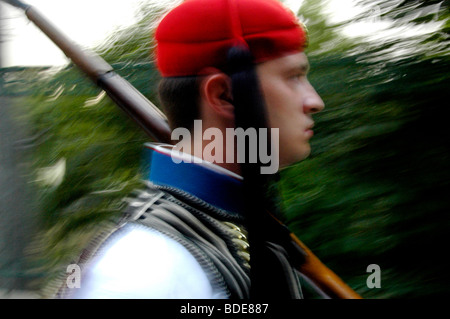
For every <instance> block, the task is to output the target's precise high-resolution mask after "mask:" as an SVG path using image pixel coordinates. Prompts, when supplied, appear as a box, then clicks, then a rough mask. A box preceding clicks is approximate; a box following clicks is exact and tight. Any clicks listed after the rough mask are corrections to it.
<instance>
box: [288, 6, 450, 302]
mask: <svg viewBox="0 0 450 319" xmlns="http://www.w3.org/2000/svg"><path fill="white" fill-rule="evenodd" d="M389 3H390V2H389ZM415 3H418V2H417V1H415ZM313 8H314V7H313ZM407 8H409V7H407ZM305 10H306V11H302V14H304V15H307V14H308V13H309V14H310V16H308V18H309V19H310V21H312V23H311V24H310V25H309V29H310V30H311V34H314V33H315V34H320V31H321V30H322V27H323V22H320V21H322V19H323V17H321V16H320V15H318V13H319V11H317V10H316V11H312V12H311V11H308V7H307V6H306V7H305ZM398 10H400V9H399V8H397V12H398ZM447 17H448V14H447ZM314 19H318V20H319V22H318V23H315V22H314ZM349 23H351V22H349ZM412 23H417V19H416V20H415V21H414V22H412ZM342 26H343V25H340V26H331V27H330V26H329V27H327V28H328V29H331V30H334V35H333V36H332V37H322V38H320V37H319V38H318V41H319V43H316V44H314V46H313V47H312V48H311V47H310V49H313V50H316V48H330V47H332V46H331V45H329V44H323V43H320V41H325V42H327V41H328V42H329V41H332V43H339V42H340V41H339V39H336V38H335V36H339V35H338V33H337V32H336V31H337V30H339V28H340V27H342ZM314 27H318V28H319V29H318V30H317V29H316V30H314ZM439 32H440V31H439ZM433 41H434V42H433ZM364 45H365V50H362V49H358V50H352V49H351V50H347V51H342V50H340V48H339V47H337V48H336V50H330V51H329V52H327V51H321V52H319V51H320V50H319V51H316V52H313V54H311V55H310V62H311V76H310V80H311V82H312V83H313V85H314V86H315V87H316V88H317V90H318V92H319V93H320V94H321V96H322V97H323V99H324V101H325V104H326V108H325V110H324V111H323V112H322V113H320V114H318V115H316V116H315V119H316V132H317V134H316V136H315V137H314V138H313V141H312V143H313V145H312V149H313V154H312V156H311V157H310V158H309V159H307V160H305V161H303V162H301V163H299V164H297V165H295V166H294V167H291V168H289V169H287V170H285V171H283V172H282V182H281V187H282V189H283V196H284V199H285V206H286V216H285V217H286V220H287V221H288V223H289V225H290V227H291V228H292V229H293V230H294V231H295V232H296V233H297V234H298V235H299V237H300V238H301V239H302V240H304V241H305V243H306V244H307V245H308V246H310V248H312V250H313V251H315V252H316V253H317V254H318V255H319V257H321V258H322V260H323V261H324V262H325V263H327V264H328V265H329V266H331V268H332V269H334V270H335V271H336V272H337V273H338V274H339V275H341V276H342V277H343V278H344V279H345V281H347V282H348V283H349V284H350V285H351V286H352V287H353V288H355V289H356V290H357V291H358V292H360V293H361V294H362V295H363V296H364V297H366V298H392V297H394V298H412V297H423V296H427V297H431V296H440V295H442V294H445V293H446V292H448V288H447V286H446V285H445V284H443V282H445V279H448V275H447V274H446V271H445V270H446V268H447V266H448V263H446V262H445V258H444V255H445V251H446V247H445V242H446V239H445V235H446V230H447V229H448V226H449V222H448V216H447V213H448V209H449V207H450V205H449V204H450V202H449V199H448V196H447V194H448V192H449V186H450V185H449V180H450V179H449V178H450V150H449V148H448V145H450V143H449V142H450V141H449V134H448V132H447V131H446V129H445V128H446V127H447V124H446V117H445V116H444V112H445V111H446V108H447V105H448V101H447V99H448V94H447V90H448V87H449V84H450V77H449V75H448V73H447V72H446V70H448V68H449V63H450V61H449V56H448V54H445V52H448V51H445V50H441V49H442V48H444V47H445V46H447V47H448V43H447V44H446V43H443V42H442V41H440V40H437V38H436V37H431V38H430V37H428V35H422V36H419V35H418V36H415V37H412V38H405V39H403V40H401V39H400V40H399V39H395V42H394V41H392V42H391V41H390V40H388V39H386V40H385V41H384V42H381V43H376V44H373V43H365V44H364ZM417 45H419V46H422V47H421V48H419V49H418V48H417ZM424 45H426V46H427V48H430V49H431V50H433V49H439V50H435V51H434V52H430V51H428V50H427V48H424V47H423V46H424ZM356 47H357V46H356ZM394 47H395V48H396V49H403V50H404V54H402V55H393V54H392V53H393V50H392V48H394ZM372 263H375V264H378V265H380V267H381V271H382V283H381V285H382V288H380V289H369V288H368V287H367V286H366V282H365V280H366V278H367V276H368V275H369V274H368V273H366V267H367V266H368V265H370V264H372Z"/></svg>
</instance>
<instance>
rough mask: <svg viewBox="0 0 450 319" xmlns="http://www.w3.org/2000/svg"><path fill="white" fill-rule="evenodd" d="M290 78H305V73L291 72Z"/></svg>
mask: <svg viewBox="0 0 450 319" xmlns="http://www.w3.org/2000/svg"><path fill="white" fill-rule="evenodd" d="M291 78H292V79H293V80H302V79H304V78H306V74H305V73H296V74H293V75H292V76H291Z"/></svg>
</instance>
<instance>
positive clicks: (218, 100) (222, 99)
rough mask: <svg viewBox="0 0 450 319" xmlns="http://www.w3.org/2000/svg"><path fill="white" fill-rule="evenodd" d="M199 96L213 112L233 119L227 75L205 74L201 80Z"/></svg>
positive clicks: (229, 83)
mask: <svg viewBox="0 0 450 319" xmlns="http://www.w3.org/2000/svg"><path fill="white" fill-rule="evenodd" d="M201 97H202V99H203V100H204V101H205V102H206V104H207V106H208V107H209V108H210V109H211V110H212V111H213V112H215V113H217V114H218V115H220V116H223V117H225V118H227V119H234V106H233V101H232V94H231V79H230V77H229V76H228V75H226V74H225V73H214V74H211V75H207V76H206V77H205V78H204V80H203V81H202V85H201Z"/></svg>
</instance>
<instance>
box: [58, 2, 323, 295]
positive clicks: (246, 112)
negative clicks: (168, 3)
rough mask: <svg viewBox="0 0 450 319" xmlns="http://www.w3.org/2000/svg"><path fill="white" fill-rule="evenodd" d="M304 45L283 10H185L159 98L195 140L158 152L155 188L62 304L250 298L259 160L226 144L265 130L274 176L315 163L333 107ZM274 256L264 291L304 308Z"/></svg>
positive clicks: (279, 252) (171, 34) (152, 155)
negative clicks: (252, 167) (251, 173)
mask: <svg viewBox="0 0 450 319" xmlns="http://www.w3.org/2000/svg"><path fill="white" fill-rule="evenodd" d="M306 37H307V36H306V33H305V30H304V29H303V27H302V25H301V24H300V23H299V22H298V20H297V18H296V16H295V15H294V14H293V13H292V12H290V11H289V10H288V9H286V8H285V7H284V6H283V5H282V4H281V3H280V2H278V1H277V0H187V1H184V2H183V3H182V4H181V5H179V6H178V7H176V8H174V9H173V10H171V11H170V12H169V13H168V14H167V15H165V17H164V18H163V19H162V21H161V23H160V24H159V26H158V28H157V30H156V35H155V38H156V43H157V49H156V58H157V60H156V62H157V66H158V69H159V71H160V72H161V74H162V76H163V79H162V81H161V84H160V97H161V101H162V103H163V106H164V110H165V113H166V115H167V116H168V119H169V123H170V125H171V127H172V128H173V129H174V132H175V131H176V129H177V128H184V129H185V130H184V131H183V132H186V131H187V132H189V133H190V134H188V135H184V136H183V139H179V140H178V141H174V144H175V143H176V146H175V147H174V146H173V145H160V144H154V145H148V147H147V149H148V154H149V172H148V187H147V188H146V189H145V190H143V191H141V192H140V193H139V194H138V195H137V196H136V197H135V198H132V199H130V205H129V206H128V209H127V211H126V212H125V217H124V219H122V220H121V221H120V222H119V223H118V224H116V225H115V226H114V227H113V228H112V229H110V230H108V231H105V232H104V233H103V234H100V235H99V237H98V238H97V239H96V240H95V241H94V243H93V244H92V245H91V246H90V247H88V248H87V249H86V251H85V254H84V255H83V259H82V261H80V264H81V265H83V267H82V268H83V272H82V281H81V288H79V289H76V290H73V289H72V290H69V289H65V290H64V291H60V296H65V297H71V298H189V299H190V298H202V299H203V298H249V297H252V295H251V286H252V282H251V280H252V276H251V271H252V269H253V268H257V267H258V266H259V265H256V266H255V264H253V263H252V262H254V261H252V259H251V254H250V253H251V247H250V250H249V244H248V240H247V235H249V236H252V234H251V233H250V234H248V233H247V225H248V221H249V217H248V215H247V213H248V210H249V207H250V210H251V207H252V203H250V205H249V204H248V201H250V200H253V201H254V200H255V198H252V199H249V198H246V194H247V193H246V192H244V191H243V189H244V188H243V184H244V181H243V176H242V175H243V171H242V167H243V163H242V161H239V160H238V159H242V158H241V157H240V156H241V153H242V151H243V150H244V151H248V152H249V154H247V155H248V157H249V158H250V157H251V156H252V155H255V154H251V153H252V152H254V150H255V149H254V148H252V146H251V145H247V146H245V147H241V145H237V144H236V143H231V142H230V139H227V138H226V137H227V132H228V133H229V132H230V130H234V129H236V130H235V131H234V135H230V134H229V135H228V136H232V141H238V140H240V136H238V135H239V134H241V133H242V132H243V130H239V131H238V129H237V128H238V127H241V126H240V124H242V123H244V126H245V125H247V127H249V128H251V127H252V123H262V124H261V125H262V126H263V127H255V129H256V130H257V131H258V129H260V128H268V129H270V131H264V132H267V133H269V132H271V134H268V135H267V138H268V139H269V140H268V141H265V142H268V143H267V144H269V145H271V148H269V149H271V150H272V151H276V154H277V156H276V158H275V157H271V158H270V160H274V161H276V168H278V165H279V166H280V167H284V166H287V165H290V164H292V163H295V162H298V161H300V160H302V159H304V158H306V157H307V156H308V155H309V153H310V145H309V140H310V139H311V137H312V136H313V131H312V128H313V126H314V121H313V119H312V114H314V113H317V112H320V111H321V110H322V109H323V108H324V104H323V101H322V100H321V98H320V97H319V96H318V94H317V93H316V91H315V90H314V88H313V87H312V86H311V85H310V83H309V82H308V80H307V72H308V69H309V64H308V60H307V57H306V55H305V54H304V52H303V50H304V48H305V45H306V41H307V38H306ZM258 120H260V121H259V122H258ZM196 130H197V132H196ZM259 132H263V131H259ZM196 133H197V134H196ZM177 137H178V138H179V137H180V135H178V136H177ZM188 137H189V138H188ZM213 137H214V139H213ZM250 140H251V139H250ZM260 140H261V138H260V139H258V141H260ZM261 145H262V144H259V147H261ZM256 149H257V148H256ZM269 149H266V151H267V152H268V150H269ZM268 153H269V152H268ZM268 153H267V154H265V155H268ZM273 154H274V153H273V152H272V154H271V155H273ZM261 155H262V153H258V154H256V156H259V157H260V156H261ZM244 161H245V160H244ZM266 162H267V161H266ZM244 164H245V163H244ZM267 164H268V165H270V164H273V163H267ZM244 176H245V174H244ZM255 207H258V206H257V205H255ZM259 208H261V207H259ZM253 213H254V214H253ZM258 213H259V212H252V214H253V217H252V218H254V216H258ZM262 213H263V212H261V214H262ZM256 224H257V222H256ZM264 245H266V246H267V249H266V250H265V252H266V253H267V264H270V265H271V266H270V267H269V268H268V270H267V274H266V278H267V283H262V284H261V283H259V285H258V287H263V288H264V289H263V290H265V293H266V294H265V296H267V297H271V298H272V297H273V298H302V297H304V296H303V292H302V285H301V284H300V282H301V279H302V278H301V275H300V274H299V273H298V271H297V270H295V269H293V267H292V265H291V259H290V256H289V255H287V254H286V252H285V250H284V249H283V247H282V246H280V245H279V244H278V243H274V242H270V240H267V241H265V242H264ZM258 260H259V261H258V263H259V264H264V263H265V260H262V259H261V256H259V259H258ZM269 260H271V261H270V262H269ZM260 269H261V268H260ZM266 288H267V289H266Z"/></svg>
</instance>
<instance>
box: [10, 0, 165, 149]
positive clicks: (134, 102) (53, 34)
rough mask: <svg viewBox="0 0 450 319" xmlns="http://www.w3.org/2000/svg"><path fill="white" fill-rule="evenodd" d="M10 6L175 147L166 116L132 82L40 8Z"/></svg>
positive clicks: (150, 131) (157, 137)
mask: <svg viewBox="0 0 450 319" xmlns="http://www.w3.org/2000/svg"><path fill="white" fill-rule="evenodd" d="M6 2H7V3H9V4H11V5H14V6H16V7H18V8H21V9H23V10H24V11H25V14H26V16H27V17H28V19H29V20H30V21H32V22H33V23H34V24H35V25H36V26H37V27H38V28H39V29H40V30H41V31H42V32H43V33H44V34H45V35H47V36H48V37H49V38H50V40H52V41H53V42H54V43H55V44H56V45H57V46H58V47H59V48H60V49H61V50H62V51H63V52H64V54H65V55H66V56H67V57H68V58H69V59H70V60H71V61H72V62H73V63H74V64H75V65H76V66H77V67H78V68H80V69H81V70H82V71H83V72H84V73H85V74H86V75H87V76H88V77H89V78H90V79H91V80H92V81H93V82H94V83H95V84H97V85H98V86H99V87H101V88H102V89H103V90H105V92H106V93H107V94H108V96H109V97H110V98H111V99H112V100H113V101H114V102H115V103H116V104H117V105H118V106H119V107H120V108H121V109H122V110H123V111H124V112H125V113H126V114H127V115H129V116H130V117H131V118H132V119H133V120H134V121H135V122H137V124H138V125H139V126H141V127H142V128H143V129H144V131H145V132H146V133H147V134H148V135H149V136H150V137H151V138H152V139H154V140H156V141H158V142H163V143H169V144H171V138H170V128H169V124H168V123H167V118H166V117H165V115H164V114H163V113H162V112H161V111H160V110H159V109H158V107H156V106H155V105H154V104H153V103H152V102H150V101H149V100H148V99H147V98H146V97H145V96H144V95H142V94H141V93H140V92H139V91H138V90H137V89H136V88H135V87H133V86H132V85H131V84H130V83H129V82H128V81H126V80H125V79H123V78H122V77H120V76H119V75H117V74H116V73H115V72H114V70H113V68H112V66H111V65H109V64H108V63H107V62H106V61H105V60H103V59H102V58H101V57H100V56H98V55H96V54H95V53H93V52H90V51H88V50H85V49H83V48H81V47H80V46H79V45H77V44H76V43H74V42H73V41H71V40H70V39H69V38H68V37H67V36H66V35H65V34H64V33H62V32H61V31H60V30H59V29H58V28H57V27H56V26H55V25H53V24H52V23H51V22H50V21H49V20H48V19H47V18H45V17H44V16H43V15H42V14H41V13H40V12H39V11H38V10H37V9H35V8H34V7H32V6H30V5H28V4H25V3H23V2H20V1H17V0H7V1H6Z"/></svg>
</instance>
